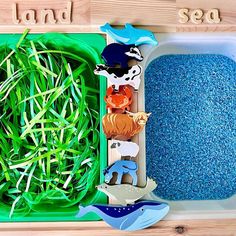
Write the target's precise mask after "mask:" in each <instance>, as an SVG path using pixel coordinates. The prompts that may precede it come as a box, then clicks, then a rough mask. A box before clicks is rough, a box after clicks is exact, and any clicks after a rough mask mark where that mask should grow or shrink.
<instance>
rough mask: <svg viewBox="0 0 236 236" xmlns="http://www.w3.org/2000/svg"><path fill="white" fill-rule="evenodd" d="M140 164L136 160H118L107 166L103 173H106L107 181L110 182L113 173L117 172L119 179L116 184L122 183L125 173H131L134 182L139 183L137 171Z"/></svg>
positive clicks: (134, 183)
mask: <svg viewBox="0 0 236 236" xmlns="http://www.w3.org/2000/svg"><path fill="white" fill-rule="evenodd" d="M137 170H138V165H137V164H136V163H135V162H134V161H128V160H122V161H116V162H114V163H113V164H112V165H110V166H109V167H107V168H106V169H105V170H104V171H103V174H104V175H105V182H106V183H110V181H111V179H112V177H113V173H117V174H118V175H117V180H116V184H121V181H122V177H123V175H124V174H129V175H130V176H131V177H132V180H133V181H132V184H133V185H137V182H138V178H137V174H136V172H137Z"/></svg>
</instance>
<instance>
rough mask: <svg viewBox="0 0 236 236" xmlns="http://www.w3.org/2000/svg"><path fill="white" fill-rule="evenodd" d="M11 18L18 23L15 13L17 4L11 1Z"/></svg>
mask: <svg viewBox="0 0 236 236" xmlns="http://www.w3.org/2000/svg"><path fill="white" fill-rule="evenodd" d="M12 20H13V23H14V24H19V23H20V20H19V19H18V14H17V4H16V3H13V4H12Z"/></svg>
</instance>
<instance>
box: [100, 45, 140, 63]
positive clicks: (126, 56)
mask: <svg viewBox="0 0 236 236" xmlns="http://www.w3.org/2000/svg"><path fill="white" fill-rule="evenodd" d="M102 58H103V60H104V61H105V64H106V65H107V66H109V67H115V66H116V65H120V66H121V67H122V68H126V67H128V62H129V60H131V59H135V60H137V61H142V60H143V57H142V55H141V52H140V50H139V49H138V48H137V47H136V46H135V45H123V44H119V43H111V44H109V45H107V46H106V47H105V49H104V50H103V52H102Z"/></svg>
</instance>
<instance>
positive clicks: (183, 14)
mask: <svg viewBox="0 0 236 236" xmlns="http://www.w3.org/2000/svg"><path fill="white" fill-rule="evenodd" d="M179 17H180V19H179V23H181V24H184V23H187V22H188V21H189V17H188V9H187V8H183V9H180V10H179Z"/></svg>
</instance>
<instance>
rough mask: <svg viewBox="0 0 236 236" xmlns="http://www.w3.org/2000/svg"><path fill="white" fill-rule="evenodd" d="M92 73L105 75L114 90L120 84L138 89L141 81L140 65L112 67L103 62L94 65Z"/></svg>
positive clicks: (117, 88)
mask: <svg viewBox="0 0 236 236" xmlns="http://www.w3.org/2000/svg"><path fill="white" fill-rule="evenodd" d="M94 74H96V75H102V76H105V77H106V78H107V79H108V80H109V82H110V83H111V84H112V85H113V87H114V89H115V90H116V91H118V90H119V87H120V86H121V85H130V86H132V87H133V88H134V90H135V91H138V89H139V85H140V82H141V79H140V77H141V74H142V67H141V66H140V65H134V66H132V67H128V68H112V67H108V66H106V65H103V64H98V65H96V69H95V70H94Z"/></svg>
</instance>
